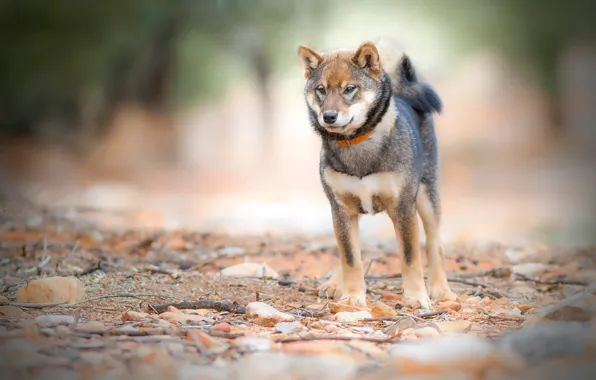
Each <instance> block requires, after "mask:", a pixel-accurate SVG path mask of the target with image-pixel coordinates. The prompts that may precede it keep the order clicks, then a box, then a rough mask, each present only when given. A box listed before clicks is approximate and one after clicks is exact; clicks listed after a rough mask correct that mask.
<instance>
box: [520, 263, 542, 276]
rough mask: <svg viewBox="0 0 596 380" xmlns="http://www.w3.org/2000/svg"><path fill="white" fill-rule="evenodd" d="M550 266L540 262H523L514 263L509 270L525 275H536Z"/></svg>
mask: <svg viewBox="0 0 596 380" xmlns="http://www.w3.org/2000/svg"><path fill="white" fill-rule="evenodd" d="M549 269H550V267H549V266H548V265H546V264H542V263H523V264H517V265H514V266H513V267H512V268H511V270H512V271H513V272H514V273H519V274H523V275H526V276H536V275H539V274H541V273H544V272H546V271H548V270H549Z"/></svg>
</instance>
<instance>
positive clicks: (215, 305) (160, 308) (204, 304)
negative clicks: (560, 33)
mask: <svg viewBox="0 0 596 380" xmlns="http://www.w3.org/2000/svg"><path fill="white" fill-rule="evenodd" d="M149 306H150V307H151V308H152V309H153V310H155V311H156V312H157V313H163V312H164V311H166V310H167V309H168V307H170V306H173V307H175V308H176V309H213V310H217V311H227V312H230V313H237V314H244V313H246V308H245V307H244V305H242V304H239V303H238V302H236V301H234V302H227V301H214V300H200V301H193V302H190V301H183V302H180V303H169V304H164V305H149Z"/></svg>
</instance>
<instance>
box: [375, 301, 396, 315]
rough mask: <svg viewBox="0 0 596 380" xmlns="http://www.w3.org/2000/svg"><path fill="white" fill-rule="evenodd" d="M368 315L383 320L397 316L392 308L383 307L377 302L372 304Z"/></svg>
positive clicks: (382, 304) (383, 305) (381, 303)
mask: <svg viewBox="0 0 596 380" xmlns="http://www.w3.org/2000/svg"><path fill="white" fill-rule="evenodd" d="M370 314H371V315H372V316H373V317H374V318H383V317H395V316H396V315H397V312H396V311H395V310H394V309H393V308H392V307H389V306H387V305H385V304H384V303H383V302H380V301H377V302H375V303H374V304H372V307H371V310H370Z"/></svg>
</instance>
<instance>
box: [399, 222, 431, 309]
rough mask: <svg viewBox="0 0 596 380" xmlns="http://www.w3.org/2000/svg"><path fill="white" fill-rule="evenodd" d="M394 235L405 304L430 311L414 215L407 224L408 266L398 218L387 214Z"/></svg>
mask: <svg viewBox="0 0 596 380" xmlns="http://www.w3.org/2000/svg"><path fill="white" fill-rule="evenodd" d="M388 214H389V217H390V218H391V221H392V222H393V227H394V230H395V235H396V237H397V241H398V244H399V252H400V255H401V260H400V262H401V272H402V286H403V289H404V295H405V300H404V302H405V304H406V305H409V306H412V307H417V306H420V307H421V308H423V309H432V306H431V302H430V299H429V297H428V293H427V292H426V288H425V286H424V268H423V265H422V257H421V254H420V245H419V243H418V242H419V237H418V219H417V218H416V213H415V212H414V213H412V216H411V217H410V218H409V220H408V223H409V227H410V231H411V233H410V236H409V238H410V243H411V244H412V261H411V263H410V265H408V264H406V260H405V257H404V256H403V254H404V238H405V237H404V236H402V233H401V229H400V225H399V222H398V216H397V215H396V214H395V213H394V212H388Z"/></svg>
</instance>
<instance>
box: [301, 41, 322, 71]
mask: <svg viewBox="0 0 596 380" xmlns="http://www.w3.org/2000/svg"><path fill="white" fill-rule="evenodd" d="M298 55H299V56H300V59H302V64H303V65H304V77H305V78H306V79H308V78H310V75H311V73H312V71H313V70H315V69H316V68H317V67H319V65H320V64H321V62H323V57H321V55H320V54H319V53H317V52H316V51H314V50H313V49H311V48H309V47H308V46H304V45H300V47H298Z"/></svg>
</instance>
